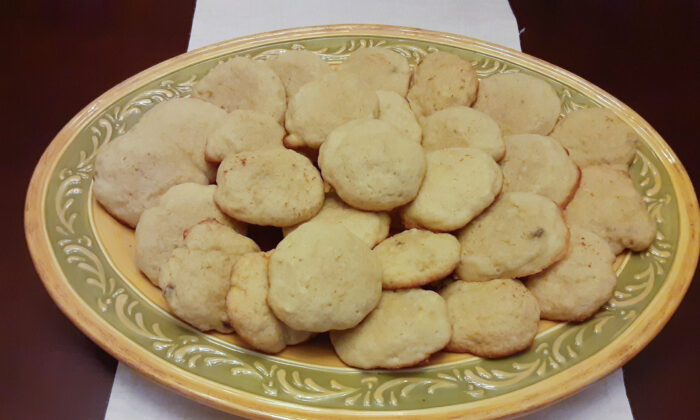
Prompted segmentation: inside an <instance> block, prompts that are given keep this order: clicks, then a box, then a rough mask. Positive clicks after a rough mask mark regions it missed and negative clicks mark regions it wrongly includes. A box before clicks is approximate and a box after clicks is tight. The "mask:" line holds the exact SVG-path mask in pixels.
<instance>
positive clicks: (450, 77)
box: [407, 51, 479, 119]
mask: <svg viewBox="0 0 700 420" xmlns="http://www.w3.org/2000/svg"><path fill="white" fill-rule="evenodd" d="M478 88H479V80H478V79H477V77H476V71H474V69H473V68H472V65H471V63H469V62H468V61H466V60H463V59H461V58H460V57H458V56H456V55H454V54H450V53H446V52H442V51H438V52H434V53H430V54H428V55H426V56H425V57H424V58H423V60H422V61H421V62H420V63H419V64H418V66H417V67H416V71H415V74H414V75H413V79H412V80H411V87H410V88H409V89H408V96H407V98H408V102H410V104H411V109H413V112H415V113H416V115H417V116H418V117H419V119H420V118H422V117H427V116H428V115H430V114H432V113H434V112H436V111H440V110H441V109H445V108H449V107H453V106H459V105H464V106H471V104H472V103H473V102H474V100H475V99H476V92H477V90H478Z"/></svg>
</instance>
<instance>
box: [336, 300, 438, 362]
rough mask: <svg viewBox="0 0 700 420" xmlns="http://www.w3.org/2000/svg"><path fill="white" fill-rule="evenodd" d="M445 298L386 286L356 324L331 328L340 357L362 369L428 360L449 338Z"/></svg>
mask: <svg viewBox="0 0 700 420" xmlns="http://www.w3.org/2000/svg"><path fill="white" fill-rule="evenodd" d="M450 334H451V329H450V321H449V318H448V315H447V307H446V305H445V301H444V300H443V299H442V298H441V297H440V295H438V294H437V293H435V292H433V291H430V290H422V289H409V290H396V291H392V290H387V291H384V292H382V298H381V300H380V301H379V305H377V308H376V309H375V310H374V311H372V312H371V313H370V314H369V315H368V316H367V318H365V320H364V321H362V323H360V325H358V326H357V327H355V328H353V329H350V330H346V331H331V334H330V336H331V343H332V344H333V348H334V349H335V352H336V353H337V354H338V357H340V360H342V361H343V362H345V363H346V364H348V365H350V366H353V367H358V368H362V369H376V368H384V369H399V368H403V367H409V366H414V365H417V364H419V363H421V362H423V361H425V360H427V359H428V358H429V357H430V355H431V354H433V353H436V352H438V351H440V350H442V348H444V347H445V345H446V344H447V343H448V342H449V341H450Z"/></svg>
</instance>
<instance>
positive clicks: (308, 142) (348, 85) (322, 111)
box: [284, 72, 379, 149]
mask: <svg viewBox="0 0 700 420" xmlns="http://www.w3.org/2000/svg"><path fill="white" fill-rule="evenodd" d="M378 113H379V100H378V99H377V95H376V93H375V92H374V90H372V89H371V88H370V87H369V86H367V84H366V83H365V82H363V81H362V80H360V78H359V77H357V76H355V75H354V74H351V73H347V72H331V73H329V74H327V75H325V76H323V77H321V78H320V79H316V80H313V81H311V82H309V83H307V84H305V85H304V86H302V87H301V88H300V89H299V91H298V92H297V93H296V95H294V96H293V97H292V98H291V99H290V100H289V108H288V109H287V119H286V121H285V127H286V128H287V131H288V132H289V135H288V136H287V137H285V139H284V143H285V145H287V146H289V147H295V148H296V147H304V146H306V147H310V148H312V149H318V148H319V147H321V144H322V143H323V142H324V141H326V138H327V137H328V135H329V134H330V132H331V131H333V130H334V129H335V128H336V127H339V126H341V125H343V124H345V123H347V122H349V121H352V120H357V119H360V118H374V117H376V116H377V115H378Z"/></svg>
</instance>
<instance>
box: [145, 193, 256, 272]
mask: <svg viewBox="0 0 700 420" xmlns="http://www.w3.org/2000/svg"><path fill="white" fill-rule="evenodd" d="M214 191H216V185H200V184H193V183H185V184H180V185H176V186H174V187H172V188H170V189H169V190H168V192H166V193H165V194H163V195H162V196H161V197H160V201H159V202H158V204H157V205H156V206H153V207H151V208H149V209H146V211H144V212H143V214H141V218H140V219H139V223H138V224H137V225H136V266H137V267H138V268H139V269H140V270H141V271H142V272H143V273H144V274H145V275H146V277H148V278H149V280H151V282H153V284H155V285H156V286H157V285H158V277H159V274H160V267H161V265H162V264H163V263H165V262H166V261H168V258H170V254H171V253H172V252H173V249H175V248H177V247H178V246H180V245H182V243H183V242H184V238H183V233H184V232H185V230H186V229H188V228H190V227H192V226H194V225H195V224H197V223H199V222H201V221H203V220H206V219H214V220H216V221H218V222H220V223H223V224H225V225H227V226H229V227H232V228H234V229H235V230H236V231H238V232H239V233H241V234H245V231H246V229H245V224H243V223H239V222H236V221H235V220H233V219H230V218H229V217H228V216H226V215H225V214H224V213H222V212H221V210H219V208H218V207H217V206H216V203H214Z"/></svg>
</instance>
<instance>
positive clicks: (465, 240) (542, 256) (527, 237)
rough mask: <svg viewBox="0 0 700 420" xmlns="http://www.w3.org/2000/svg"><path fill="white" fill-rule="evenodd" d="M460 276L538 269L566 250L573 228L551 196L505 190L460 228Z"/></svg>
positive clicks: (506, 275)
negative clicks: (567, 222)
mask: <svg viewBox="0 0 700 420" xmlns="http://www.w3.org/2000/svg"><path fill="white" fill-rule="evenodd" d="M458 237H459V242H460V244H461V245H462V256H461V261H460V263H459V265H458V266H457V276H458V277H459V278H460V279H462V280H465V281H485V280H491V279H497V278H516V277H523V276H528V275H531V274H535V273H539V272H540V271H542V270H544V269H545V268H547V267H549V266H550V265H552V264H553V263H555V262H557V261H559V260H560V259H562V258H563V257H564V255H566V249H567V245H568V243H569V229H568V228H567V226H566V224H565V223H564V217H563V214H562V211H561V210H560V209H559V207H558V206H557V205H556V203H554V202H553V201H552V200H550V199H548V198H546V197H543V196H541V195H538V194H534V193H523V192H513V193H504V194H502V195H501V197H500V198H499V199H498V200H496V202H495V203H494V204H493V205H492V206H491V207H489V209H488V210H486V211H485V212H484V213H483V214H482V215H481V216H479V217H478V218H476V219H474V220H473V221H472V222H471V223H470V224H469V225H467V227H466V228H464V229H463V230H462V231H461V232H460V233H459V236H458Z"/></svg>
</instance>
